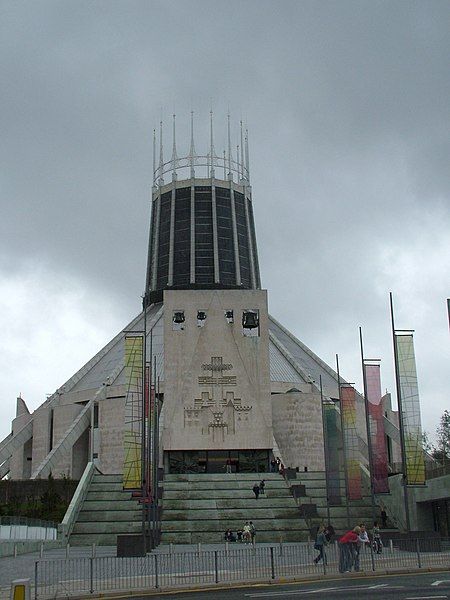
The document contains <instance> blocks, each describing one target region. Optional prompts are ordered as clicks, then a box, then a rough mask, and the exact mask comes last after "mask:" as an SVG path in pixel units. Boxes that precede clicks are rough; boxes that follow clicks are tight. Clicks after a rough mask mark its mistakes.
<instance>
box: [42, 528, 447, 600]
mask: <svg viewBox="0 0 450 600" xmlns="http://www.w3.org/2000/svg"><path fill="white" fill-rule="evenodd" d="M340 552H341V548H340V546H339V544H338V543H337V542H335V543H333V544H331V545H329V546H327V547H326V549H325V561H321V562H320V563H317V564H316V563H315V562H314V558H315V557H316V556H317V554H318V552H317V551H316V550H314V546H313V544H312V543H306V542H305V543H299V544H278V545H272V546H262V545H261V546H258V545H256V546H251V545H241V544H230V545H228V546H226V547H223V548H222V549H220V550H203V551H202V550H200V551H199V550H197V551H183V552H177V551H176V550H175V551H173V552H167V553H165V552H156V553H152V554H148V555H147V556H145V557H132V558H117V557H112V556H105V557H98V558H95V557H90V558H88V557H86V558H68V559H63V560H39V561H37V562H36V563H35V577H34V598H35V600H38V599H40V600H41V599H42V600H43V599H47V598H57V597H58V598H59V597H67V596H75V597H76V596H77V595H84V594H94V593H100V592H108V591H113V590H118V591H120V590H146V589H155V588H169V587H170V588H176V587H188V586H190V585H199V584H209V585H214V584H218V583H233V582H236V583H237V582H244V581H245V582H246V581H248V582H252V581H268V580H270V579H277V578H279V577H283V578H286V577H299V576H306V577H308V576H318V577H321V576H323V575H327V574H331V575H333V574H338V573H339V554H340ZM358 562H359V564H358ZM430 567H435V568H443V569H450V543H448V542H445V541H444V542H443V541H442V540H440V539H439V538H438V539H401V540H400V539H399V540H389V541H388V543H387V544H386V545H385V546H384V547H383V548H382V551H381V553H377V552H376V550H375V549H374V548H373V547H371V546H370V545H367V546H365V547H362V548H361V549H360V552H359V557H358V560H356V561H353V564H352V565H351V567H350V569H351V570H352V571H357V570H360V571H368V572H372V571H374V572H376V571H389V570H392V571H395V570H401V569H424V568H430Z"/></svg>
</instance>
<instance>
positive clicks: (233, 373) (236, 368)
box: [162, 290, 272, 450]
mask: <svg viewBox="0 0 450 600" xmlns="http://www.w3.org/2000/svg"><path fill="white" fill-rule="evenodd" d="M246 309H257V310H258V311H259V319H260V328H259V329H260V335H259V336H258V337H246V336H244V335H243V333H242V312H243V311H244V310H246ZM176 310H183V311H184V313H185V317H186V321H185V323H184V327H183V329H182V330H178V331H174V330H173V323H172V318H173V312H174V311H176ZM198 310H203V311H206V313H207V318H206V321H205V323H204V326H203V327H199V326H198V325H197V311H198ZM226 310H233V312H234V323H232V324H229V323H227V321H226V319H225V311H226ZM212 357H220V360H222V361H223V363H224V364H225V365H231V367H230V366H227V368H226V370H224V371H222V372H218V371H216V372H213V371H211V370H210V369H209V370H208V367H207V366H206V365H209V364H211V361H212ZM203 365H205V367H204V366H203ZM164 373H165V390H164V392H165V393H164V404H165V420H164V431H163V436H162V437H163V446H164V450H202V449H214V450H226V449H246V448H248V449H251V448H254V449H256V448H272V408H271V401H270V372H269V338H268V315H267V294H266V292H265V291H261V290H245V291H244V290H211V291H204V290H198V291H186V290H183V291H166V292H164ZM211 377H212V378H213V380H214V381H216V382H218V381H219V380H221V381H222V382H225V383H222V384H219V383H210V384H209V383H207V381H208V378H211ZM213 380H211V381H213Z"/></svg>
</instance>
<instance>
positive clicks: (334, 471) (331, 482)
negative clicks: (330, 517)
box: [323, 400, 342, 505]
mask: <svg viewBox="0 0 450 600" xmlns="http://www.w3.org/2000/svg"><path fill="white" fill-rule="evenodd" d="M338 418H339V417H338V412H337V411H336V407H335V404H334V402H330V401H326V400H325V401H324V403H323V419H324V426H325V427H324V429H325V432H324V433H325V440H324V443H325V464H326V473H325V476H326V478H327V493H328V502H329V504H331V505H335V504H337V505H339V504H341V502H342V499H341V478H340V471H339V452H338V451H337V449H338V447H339V428H338Z"/></svg>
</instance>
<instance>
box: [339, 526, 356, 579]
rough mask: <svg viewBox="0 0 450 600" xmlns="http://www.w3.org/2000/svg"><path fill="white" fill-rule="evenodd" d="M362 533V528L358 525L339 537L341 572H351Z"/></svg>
mask: <svg viewBox="0 0 450 600" xmlns="http://www.w3.org/2000/svg"><path fill="white" fill-rule="evenodd" d="M360 533H361V529H360V528H359V527H358V526H357V527H355V528H354V529H352V530H351V531H347V533H344V535H343V536H342V537H341V538H340V539H339V573H350V571H351V570H352V567H353V562H354V559H355V552H356V542H357V541H358V536H359V534H360Z"/></svg>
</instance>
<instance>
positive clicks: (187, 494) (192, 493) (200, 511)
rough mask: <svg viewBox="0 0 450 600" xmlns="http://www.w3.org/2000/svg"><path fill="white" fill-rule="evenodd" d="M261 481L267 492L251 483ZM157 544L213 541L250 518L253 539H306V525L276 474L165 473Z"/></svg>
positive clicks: (307, 532)
mask: <svg viewBox="0 0 450 600" xmlns="http://www.w3.org/2000/svg"><path fill="white" fill-rule="evenodd" d="M261 479H265V480H266V494H265V495H260V496H259V499H258V500H256V499H255V495H254V493H253V491H252V487H253V485H254V484H255V483H256V482H259V481H260V480H261ZM163 488H164V493H163V501H162V509H163V510H162V523H161V532H162V537H161V543H162V544H168V543H174V544H191V543H198V542H202V543H218V542H222V541H223V534H224V532H225V531H226V529H228V528H230V529H231V530H232V531H233V533H236V531H237V529H239V528H241V529H242V527H243V526H244V524H245V522H246V521H253V524H254V525H255V527H256V531H257V536H256V541H257V542H280V541H284V542H287V541H289V542H290V541H301V540H307V539H308V535H309V529H308V526H307V524H306V522H305V520H304V519H302V518H301V517H300V516H299V509H298V506H297V504H296V501H295V500H294V498H293V496H292V494H291V492H290V489H289V486H288V485H287V484H286V482H285V480H284V479H283V478H282V477H281V476H280V475H279V474H277V473H259V474H256V473H232V474H227V473H223V474H206V473H205V474H186V475H166V476H165V478H164V482H163Z"/></svg>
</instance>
